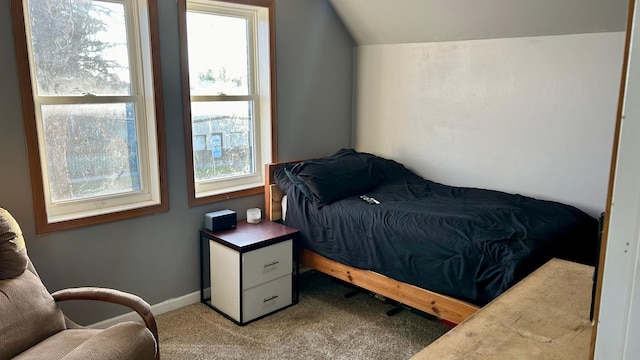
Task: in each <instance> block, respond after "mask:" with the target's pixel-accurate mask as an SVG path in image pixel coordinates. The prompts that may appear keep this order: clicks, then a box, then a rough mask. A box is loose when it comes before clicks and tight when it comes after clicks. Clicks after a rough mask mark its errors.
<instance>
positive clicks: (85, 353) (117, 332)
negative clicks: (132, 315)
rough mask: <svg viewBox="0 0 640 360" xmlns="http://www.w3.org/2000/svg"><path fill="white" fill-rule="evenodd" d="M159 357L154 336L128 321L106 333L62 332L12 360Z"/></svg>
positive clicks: (108, 329) (94, 330)
mask: <svg viewBox="0 0 640 360" xmlns="http://www.w3.org/2000/svg"><path fill="white" fill-rule="evenodd" d="M43 354H46V355H43ZM155 354H156V343H155V340H154V338H153V334H151V332H150V331H149V330H148V329H147V328H146V327H145V326H143V325H141V324H140V323H137V322H133V321H127V322H123V323H120V324H116V325H113V326H111V327H109V328H107V329H105V330H100V329H89V328H84V329H73V330H64V331H61V332H59V333H57V334H55V335H53V336H51V337H49V338H48V339H45V340H44V341H42V342H40V343H38V344H36V345H34V346H33V347H31V348H30V349H28V350H27V351H25V352H23V353H22V354H20V355H18V356H16V357H15V358H13V359H12V360H36V359H37V360H40V359H45V358H46V359H47V360H86V359H101V360H125V359H126V360H137V359H139V360H144V359H147V360H151V359H153V358H154V357H155Z"/></svg>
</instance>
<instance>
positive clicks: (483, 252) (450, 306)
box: [265, 149, 598, 324]
mask: <svg viewBox="0 0 640 360" xmlns="http://www.w3.org/2000/svg"><path fill="white" fill-rule="evenodd" d="M266 174H267V179H266V182H265V211H266V213H267V217H268V218H269V220H271V221H281V222H283V223H284V224H285V225H288V226H291V227H294V228H297V229H299V230H300V234H301V248H302V251H301V262H302V264H303V265H305V266H308V267H310V268H313V269H316V270H318V271H321V272H323V273H326V274H329V275H331V276H334V277H337V278H339V279H341V280H344V281H347V282H350V283H352V284H353V285H355V286H358V287H361V288H364V289H367V290H368V291H371V292H373V293H376V294H379V295H382V296H384V297H387V298H389V299H393V300H395V301H397V302H400V303H402V304H405V305H407V306H410V307H412V308H415V309H418V310H420V311H424V312H426V313H429V314H432V315H434V316H437V317H438V318H441V319H443V320H446V321H450V322H452V323H456V324H457V323H460V322H461V321H463V320H464V319H466V318H467V317H469V316H471V315H472V314H473V313H475V311H477V310H478V309H479V308H480V307H482V306H483V305H485V304H487V303H488V302H490V301H491V300H493V299H494V298H496V297H497V296H499V295H500V294H501V293H503V292H504V291H506V290H507V289H508V288H510V287H511V286H513V285H514V284H515V283H517V282H518V281H519V280H521V279H522V278H524V277H525V276H526V275H528V274H529V273H531V272H532V271H533V270H535V269H536V268H538V267H539V266H541V265H542V264H544V263H545V262H547V261H548V260H549V259H551V258H554V257H559V258H564V259H567V260H571V261H576V262H580V263H586V264H590V265H593V263H594V262H595V259H596V250H597V231H598V230H597V229H598V222H597V220H596V219H595V218H593V217H591V216H589V215H588V214H586V213H584V212H583V211H581V210H579V209H577V208H575V207H572V206H569V205H566V204H561V203H558V202H554V201H546V200H539V199H534V198H531V197H526V196H522V195H518V194H508V193H504V192H500V191H494V190H486V189H477V188H468V187H454V186H448V185H444V184H439V183H436V182H433V181H430V180H427V179H424V178H422V177H420V176H418V175H417V174H415V173H414V172H412V171H410V170H409V169H407V168H406V167H405V166H403V165H402V164H400V163H398V162H395V161H393V160H390V159H385V158H382V157H378V156H375V155H373V154H368V153H362V152H357V151H356V150H354V149H342V150H340V151H338V152H337V153H336V154H334V155H332V156H329V157H325V158H320V159H310V160H304V161H294V162H289V163H277V164H268V165H267V166H266ZM283 200H285V208H284V209H283V205H282V204H283ZM284 215H286V216H284Z"/></svg>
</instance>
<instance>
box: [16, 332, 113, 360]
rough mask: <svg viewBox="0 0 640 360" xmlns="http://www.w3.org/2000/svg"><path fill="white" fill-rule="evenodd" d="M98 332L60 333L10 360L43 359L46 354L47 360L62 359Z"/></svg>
mask: <svg viewBox="0 0 640 360" xmlns="http://www.w3.org/2000/svg"><path fill="white" fill-rule="evenodd" d="M100 331H101V330H100V329H72V330H64V331H60V332H58V333H56V334H54V335H53V336H50V337H48V338H46V339H44V340H43V341H41V342H39V343H37V344H35V345H34V346H32V347H30V348H29V349H28V350H27V351H24V352H22V353H21V354H19V355H18V356H16V357H14V358H12V359H11V360H35V359H43V358H44V356H43V354H46V359H47V360H57V359H62V358H64V357H65V356H66V355H67V354H68V353H70V352H71V351H73V350H74V349H75V348H77V347H78V346H80V345H82V343H84V342H85V341H87V340H89V339H90V338H92V337H93V336H95V335H96V334H98V333H99V332H100Z"/></svg>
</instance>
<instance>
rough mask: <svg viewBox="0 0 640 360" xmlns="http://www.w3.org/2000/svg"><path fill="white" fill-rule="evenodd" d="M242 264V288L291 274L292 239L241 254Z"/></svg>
mask: <svg viewBox="0 0 640 360" xmlns="http://www.w3.org/2000/svg"><path fill="white" fill-rule="evenodd" d="M242 266H243V272H242V288H243V289H248V288H251V287H254V286H256V285H260V284H262V283H265V282H267V281H270V280H273V279H276V278H279V277H281V276H283V275H286V274H291V272H292V271H293V240H286V241H282V242H279V243H277V244H273V245H270V246H265V247H263V248H260V249H257V250H253V251H249V252H246V253H244V254H242ZM289 287H291V286H289Z"/></svg>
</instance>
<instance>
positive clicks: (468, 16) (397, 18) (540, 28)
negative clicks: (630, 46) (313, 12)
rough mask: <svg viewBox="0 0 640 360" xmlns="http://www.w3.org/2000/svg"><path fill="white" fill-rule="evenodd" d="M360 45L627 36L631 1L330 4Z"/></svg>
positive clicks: (340, 0) (356, 0) (355, 0)
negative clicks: (602, 34)
mask: <svg viewBox="0 0 640 360" xmlns="http://www.w3.org/2000/svg"><path fill="white" fill-rule="evenodd" d="M329 1H330V2H331V4H332V5H333V7H334V9H335V10H336V12H337V13H338V16H340V18H341V19H342V21H343V22H344V23H345V26H346V27H347V28H348V29H349V31H350V32H351V34H352V35H353V37H354V40H355V41H356V43H357V44H358V45H368V44H397V43H413V42H417V43H421V42H434V41H455V40H475V39H491V38H510V37H527V36H548V35H566V34H580V33H597V32H611V31H624V30H625V27H626V20H627V10H628V6H629V5H628V0H329Z"/></svg>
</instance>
